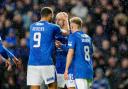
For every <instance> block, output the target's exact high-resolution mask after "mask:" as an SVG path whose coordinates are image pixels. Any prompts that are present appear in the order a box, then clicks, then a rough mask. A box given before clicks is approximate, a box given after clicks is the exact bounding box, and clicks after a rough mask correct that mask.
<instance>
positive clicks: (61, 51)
mask: <svg viewBox="0 0 128 89" xmlns="http://www.w3.org/2000/svg"><path fill="white" fill-rule="evenodd" d="M56 40H58V41H60V42H61V43H62V46H61V47H60V48H56V70H57V73H59V74H64V71H65V66H66V57H67V52H68V45H67V44H68V36H63V35H58V36H57V37H56Z"/></svg>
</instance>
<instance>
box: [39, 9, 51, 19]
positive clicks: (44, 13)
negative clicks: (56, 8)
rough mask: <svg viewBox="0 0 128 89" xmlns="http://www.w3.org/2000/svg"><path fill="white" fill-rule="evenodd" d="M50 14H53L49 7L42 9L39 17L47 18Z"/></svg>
mask: <svg viewBox="0 0 128 89" xmlns="http://www.w3.org/2000/svg"><path fill="white" fill-rule="evenodd" d="M52 13H53V10H52V8H50V7H43V8H42V9H41V12H40V14H41V17H47V16H48V15H50V14H52Z"/></svg>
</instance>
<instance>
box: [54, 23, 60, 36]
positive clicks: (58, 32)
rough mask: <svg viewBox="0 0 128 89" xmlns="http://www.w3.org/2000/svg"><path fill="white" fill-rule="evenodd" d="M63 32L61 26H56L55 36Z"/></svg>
mask: <svg viewBox="0 0 128 89" xmlns="http://www.w3.org/2000/svg"><path fill="white" fill-rule="evenodd" d="M60 34H61V29H60V27H59V26H57V25H56V26H55V27H54V35H55V36H58V35H60Z"/></svg>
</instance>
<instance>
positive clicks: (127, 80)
mask: <svg viewBox="0 0 128 89" xmlns="http://www.w3.org/2000/svg"><path fill="white" fill-rule="evenodd" d="M127 88H128V58H123V60H122V62H121V68H120V71H119V74H118V89H127Z"/></svg>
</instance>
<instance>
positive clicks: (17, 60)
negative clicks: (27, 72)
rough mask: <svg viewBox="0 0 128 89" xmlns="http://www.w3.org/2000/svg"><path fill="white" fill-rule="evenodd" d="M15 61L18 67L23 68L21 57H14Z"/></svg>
mask: <svg viewBox="0 0 128 89" xmlns="http://www.w3.org/2000/svg"><path fill="white" fill-rule="evenodd" d="M13 61H14V63H15V65H16V67H17V68H19V69H21V68H22V62H21V60H20V59H17V58H16V57H14V58H13Z"/></svg>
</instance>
